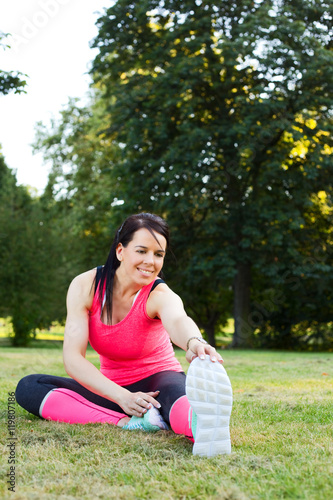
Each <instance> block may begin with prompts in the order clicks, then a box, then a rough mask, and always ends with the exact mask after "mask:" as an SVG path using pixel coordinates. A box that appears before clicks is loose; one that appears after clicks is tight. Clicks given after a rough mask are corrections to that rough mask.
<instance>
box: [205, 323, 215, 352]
mask: <svg viewBox="0 0 333 500" xmlns="http://www.w3.org/2000/svg"><path fill="white" fill-rule="evenodd" d="M205 332H206V334H207V337H208V343H209V344H210V345H211V346H212V347H216V344H215V323H214V324H213V325H211V324H209V325H206V327H205Z"/></svg>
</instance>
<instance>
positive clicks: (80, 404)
mask: <svg viewBox="0 0 333 500" xmlns="http://www.w3.org/2000/svg"><path fill="white" fill-rule="evenodd" d="M16 400H17V402H18V404H19V405H20V406H22V407H23V408H24V409H25V410H27V411H29V412H30V413H33V414H34V415H36V416H39V417H42V418H45V419H49V420H56V421H59V422H67V423H70V424H86V423H97V422H99V423H102V422H107V423H110V424H115V425H117V424H118V422H119V421H120V420H121V419H123V418H124V417H127V415H126V414H125V413H124V412H123V410H122V409H121V408H120V407H119V406H118V405H116V404H115V403H113V402H112V401H109V400H108V399H105V398H103V397H101V396H98V395H97V394H94V393H92V392H91V391H89V390H88V389H86V388H85V387H83V386H81V385H80V384H79V383H78V382H76V381H75V380H73V379H70V378H66V377H56V376H52V375H40V374H37V375H28V376H27V377H24V378H23V379H22V380H20V382H19V383H18V386H17V388H16Z"/></svg>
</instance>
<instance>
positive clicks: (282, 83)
mask: <svg viewBox="0 0 333 500" xmlns="http://www.w3.org/2000/svg"><path fill="white" fill-rule="evenodd" d="M329 7H330V6H329V2H327V1H321V0H312V1H303V0H302V1H295V0H293V1H290V0H279V1H277V0H272V1H268V0H263V1H262V2H259V1H249V0H241V1H237V2H236V1H230V0H228V1H227V0H221V1H220V2H213V1H209V0H208V1H201V0H185V1H182V2H179V1H176V0H166V1H165V2H163V4H162V3H161V2H159V1H157V0H143V1H142V2H139V3H138V2H136V3H133V2H130V1H129V0H119V1H117V2H116V3H115V4H114V5H113V6H112V7H110V8H109V9H107V11H106V12H105V14H104V15H103V16H102V17H101V18H100V19H99V21H98V28H99V33H98V35H97V37H96V39H95V43H94V47H95V48H98V50H99V54H98V55H97V57H96V58H95V61H94V65H93V70H92V74H93V77H94V81H95V84H96V85H98V87H99V89H100V91H101V92H102V96H103V99H104V101H105V103H106V104H105V106H106V107H107V110H108V112H109V116H110V119H109V125H108V127H106V128H105V134H106V136H107V138H108V139H109V140H110V141H114V142H116V143H118V144H121V145H122V161H120V162H119V163H118V164H116V165H114V168H113V171H112V173H111V175H112V176H113V178H114V179H117V183H118V186H119V188H120V189H121V191H120V193H122V195H121V197H122V199H123V200H125V203H126V207H125V209H126V210H128V211H129V212H131V211H136V210H140V209H145V210H152V211H159V212H160V213H165V214H167V215H168V217H170V214H173V215H172V216H171V218H172V221H173V226H174V223H175V226H176V234H177V242H178V243H180V241H183V243H184V244H185V242H186V241H187V242H188V241H191V239H190V235H191V231H194V232H195V234H196V235H198V234H199V233H200V235H201V238H200V242H201V247H200V248H201V252H200V260H198V259H196V258H195V256H194V255H193V256H192V257H191V258H190V261H189V262H188V264H189V267H190V269H191V273H192V274H193V275H199V276H200V273H201V272H202V268H203V267H204V269H205V274H204V275H205V278H206V279H202V281H201V286H200V294H202V295H205V293H206V295H207V297H208V296H209V295H208V294H207V292H208V291H209V290H210V283H209V280H207V276H208V274H209V273H210V275H211V276H213V277H216V276H218V277H219V283H220V285H218V287H219V286H220V287H221V288H218V290H219V291H220V292H221V291H222V290H226V289H228V288H229V287H230V285H231V284H232V287H233V292H234V317H235V335H234V341H233V345H234V346H246V345H251V342H252V338H253V336H252V333H253V327H252V325H251V322H249V316H250V315H251V295H250V292H251V286H252V283H253V276H254V274H258V273H259V274H263V275H265V276H266V277H268V278H269V279H270V280H271V283H272V284H276V283H278V282H279V280H281V277H280V275H279V272H281V270H282V267H281V266H280V262H282V263H283V265H284V266H285V265H286V261H287V265H288V266H289V267H292V268H295V269H298V270H299V271H302V260H303V258H304V255H303V254H302V252H301V250H300V248H301V247H300V243H301V241H302V231H301V230H300V229H301V228H302V225H303V221H304V214H305V212H306V211H307V209H308V207H309V206H310V205H311V204H312V203H313V201H312V200H313V196H315V195H316V194H317V193H318V192H320V191H326V192H327V191H328V192H331V187H332V162H331V161H330V155H331V151H332V110H331V99H330V95H329V89H330V88H332V84H333V70H332V67H333V66H332V63H333V55H332V42H331V39H330V37H329V33H330V30H331V29H332V13H331V11H330V8H329ZM118 197H120V195H119V194H118ZM177 218H178V219H177ZM184 218H185V219H188V220H190V221H191V222H193V223H194V226H193V225H192V224H190V226H189V227H187V226H186V224H184V222H183V221H184ZM183 246H184V245H182V247H183ZM310 247H311V244H309V245H308V249H310ZM286 256H287V259H286ZM207 273H208V274H207ZM221 283H223V286H222V285H221ZM186 286H187V284H186V283H184V287H186ZM188 290H189V293H190V288H189V289H188Z"/></svg>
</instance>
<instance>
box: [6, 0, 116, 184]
mask: <svg viewBox="0 0 333 500" xmlns="http://www.w3.org/2000/svg"><path fill="white" fill-rule="evenodd" d="M111 4H112V2H111V1H110V0H94V1H93V2H81V1H80V0H14V1H12V2H2V3H1V4H0V19H1V24H0V30H1V31H2V32H4V33H11V34H12V35H13V37H11V38H8V39H7V40H3V42H5V43H8V44H9V45H11V47H12V48H11V49H6V50H3V49H0V50H1V52H0V56H1V59H0V68H1V69H2V70H4V71H13V70H17V71H21V72H22V73H26V74H27V75H28V77H29V78H28V85H27V87H26V91H27V94H21V95H19V94H18V95H15V94H9V95H7V96H4V97H3V96H1V97H0V112H1V118H2V119H1V121H0V144H1V146H2V154H3V155H4V156H5V160H6V163H7V165H8V166H9V167H10V168H12V169H15V170H16V171H17V179H18V183H19V184H28V185H31V186H33V187H35V188H37V189H38V190H39V191H41V190H43V188H44V187H45V184H46V182H47V175H48V167H47V166H45V165H43V160H42V155H40V154H37V155H35V156H33V154H32V148H31V147H30V144H31V143H32V142H33V140H34V135H35V132H34V126H35V123H36V122H37V121H43V122H48V121H49V119H50V118H51V116H53V115H57V113H58V112H59V111H60V110H61V109H62V107H63V106H64V105H65V104H66V103H67V101H68V97H83V96H84V95H85V93H86V92H87V90H88V87H89V83H90V78H89V76H88V75H87V74H86V72H87V71H88V69H89V64H90V61H91V60H92V59H93V57H94V54H95V51H93V50H92V49H90V47H89V42H90V40H92V38H93V37H94V36H95V35H96V34H97V30H96V27H95V22H96V19H97V18H98V12H102V11H103V8H104V7H107V6H110V5H111Z"/></svg>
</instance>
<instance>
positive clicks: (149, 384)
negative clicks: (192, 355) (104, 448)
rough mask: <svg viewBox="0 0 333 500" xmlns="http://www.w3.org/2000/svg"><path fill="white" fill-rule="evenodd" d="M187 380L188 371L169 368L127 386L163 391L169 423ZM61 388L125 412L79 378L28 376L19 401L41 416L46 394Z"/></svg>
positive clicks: (19, 391)
mask: <svg viewBox="0 0 333 500" xmlns="http://www.w3.org/2000/svg"><path fill="white" fill-rule="evenodd" d="M185 379H186V376H185V373H184V372H175V371H170V370H168V371H164V372H160V373H156V374H154V375H151V376H150V377H147V378H144V379H142V380H139V381H138V382H135V383H134V384H130V385H126V386H124V387H125V389H128V390H129V391H131V392H139V391H141V392H154V391H157V390H159V391H160V394H159V395H158V396H157V397H156V398H155V399H156V400H157V401H158V402H159V403H160V405H161V408H160V413H161V415H162V417H163V419H164V420H165V422H167V424H169V423H170V422H169V412H170V409H171V407H172V405H173V403H174V402H175V401H176V400H177V399H179V398H181V397H182V396H184V395H185ZM58 388H63V389H70V390H71V391H74V392H76V393H78V394H80V395H81V396H83V397H84V398H85V399H87V400H88V401H90V402H91V403H94V404H96V405H98V406H102V407H103V408H108V409H109V410H113V411H117V412H119V413H124V410H123V409H122V408H121V407H120V406H118V405H117V404H116V403H114V402H113V401H110V400H109V399H106V398H103V397H102V396H98V395H97V394H95V393H94V392H91V391H89V390H88V389H86V388H85V387H83V386H82V385H81V384H79V383H78V382H77V381H76V380H73V379H71V378H66V377H57V376H56V375H41V374H36V375H27V376H26V377H24V378H23V379H21V380H20V381H19V383H18V385H17V388H16V401H17V402H18V404H19V405H20V406H22V408H24V409H25V410H27V411H28V412H30V413H33V414H34V415H36V416H38V417H39V416H40V415H39V409H40V405H41V403H42V401H43V399H44V398H45V396H46V394H48V393H49V392H50V391H51V390H53V389H58Z"/></svg>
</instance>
